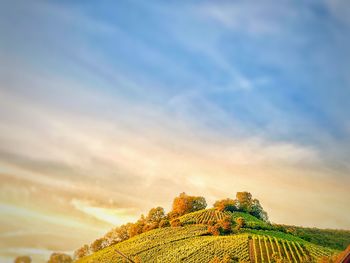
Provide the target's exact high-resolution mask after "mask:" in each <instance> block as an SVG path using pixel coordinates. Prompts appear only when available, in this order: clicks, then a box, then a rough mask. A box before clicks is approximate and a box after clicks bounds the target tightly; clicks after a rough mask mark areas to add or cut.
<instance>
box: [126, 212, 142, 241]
mask: <svg viewBox="0 0 350 263" xmlns="http://www.w3.org/2000/svg"><path fill="white" fill-rule="evenodd" d="M145 225H146V219H145V217H144V215H141V218H140V219H139V220H137V221H136V223H134V224H132V225H130V226H129V228H128V235H129V237H133V236H136V235H139V234H142V233H143V232H144V227H145Z"/></svg>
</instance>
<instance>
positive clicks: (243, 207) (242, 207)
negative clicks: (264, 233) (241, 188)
mask: <svg viewBox="0 0 350 263" xmlns="http://www.w3.org/2000/svg"><path fill="white" fill-rule="evenodd" d="M235 201H236V206H237V209H238V211H242V212H246V213H249V214H251V215H253V216H255V217H257V218H259V219H261V220H263V221H265V222H268V216H267V213H266V212H265V211H264V209H263V208H262V206H261V205H260V202H259V200H258V199H253V198H252V194H251V193H249V192H237V194H236V200H235Z"/></svg>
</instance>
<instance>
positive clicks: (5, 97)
mask: <svg viewBox="0 0 350 263" xmlns="http://www.w3.org/2000/svg"><path fill="white" fill-rule="evenodd" d="M349 12H350V4H349V3H348V1H346V0H307V1H301V0H299V1H292V0H291V1H287V0H282V1H272V0H270V1H266V0H263V1H248V0H245V1H220V0H219V1H157V0H155V1H134V0H130V1H123V0H121V1H66V0H64V1H31V2H30V3H29V2H27V1H23V0H15V1H10V0H4V1H0V39H1V41H0V183H1V184H0V261H1V262H12V261H13V258H14V257H15V256H17V255H23V254H26V255H31V256H32V258H33V259H34V260H35V262H45V261H44V260H45V259H47V258H48V257H49V255H50V253H52V252H53V251H62V252H67V253H72V251H73V250H75V249H76V248H78V247H80V246H81V245H83V244H85V243H90V242H92V241H93V240H94V239H96V238H98V237H101V236H102V235H103V234H104V233H106V232H107V231H108V230H110V229H111V228H112V227H114V226H116V225H120V224H123V223H125V222H130V221H134V220H136V219H137V218H138V217H139V216H140V214H141V213H146V212H147V211H148V210H149V209H150V208H152V207H155V206H159V205H160V206H163V207H164V208H165V209H166V210H167V211H169V209H170V207H171V202H172V199H173V198H174V197H175V196H177V195H178V194H179V193H181V192H186V193H188V194H193V195H201V196H204V197H205V198H206V200H207V202H208V205H209V206H211V205H212V204H213V202H214V201H215V200H218V199H222V198H227V197H231V198H234V197H235V193H236V192H237V191H249V192H251V193H252V194H253V196H254V197H255V198H258V199H259V200H260V202H261V204H262V206H263V207H264V209H265V210H266V211H267V212H268V214H269V218H270V221H271V222H275V223H284V224H293V225H302V226H315V227H321V228H336V229H339V228H341V229H350V214H349V213H348V207H349V201H350V192H349V191H348V186H349V184H350V177H349V173H350V118H349V114H350V103H349V101H350V72H349V71H350V49H349V48H348V47H349V46H350V18H349V16H348V14H349Z"/></svg>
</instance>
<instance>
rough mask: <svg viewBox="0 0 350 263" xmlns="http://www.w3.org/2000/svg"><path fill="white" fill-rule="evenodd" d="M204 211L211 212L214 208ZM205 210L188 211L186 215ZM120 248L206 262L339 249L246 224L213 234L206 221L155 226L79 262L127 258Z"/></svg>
mask: <svg viewBox="0 0 350 263" xmlns="http://www.w3.org/2000/svg"><path fill="white" fill-rule="evenodd" d="M201 213H204V214H209V213H212V210H205V211H201ZM201 213H192V214H188V215H186V218H188V217H197V216H198V215H199V214H201ZM116 250H118V251H122V252H123V253H124V254H126V255H128V256H129V257H130V258H134V257H135V256H137V257H138V258H139V259H140V260H141V262H169V263H171V262H203V263H205V262H210V261H211V260H213V259H214V258H215V257H218V258H223V257H224V256H225V255H226V256H228V257H229V258H230V259H231V260H232V262H234V261H245V262H272V261H271V260H272V257H273V254H275V253H276V254H277V255H279V256H280V257H281V258H286V259H288V260H289V261H290V262H316V261H317V259H319V258H320V257H322V256H330V255H332V254H333V253H335V252H337V251H335V250H332V249H329V248H325V247H321V246H318V245H316V244H313V243H310V242H307V241H305V240H302V239H300V238H298V237H295V236H293V235H290V234H285V233H282V232H278V231H267V230H256V229H249V228H246V229H244V231H242V232H240V233H235V234H231V235H226V236H212V235H209V233H208V230H207V226H206V225H196V224H192V225H191V224H187V225H185V226H183V227H165V228H161V229H154V230H151V231H149V232H146V233H143V234H140V235H137V236H135V237H133V238H130V239H128V240H126V241H123V242H120V243H118V244H115V245H112V246H110V247H107V248H105V249H102V250H100V251H98V252H96V253H94V254H92V255H89V256H86V257H83V258H81V259H80V260H78V261H77V263H93V262H101V263H109V262H123V260H124V259H123V257H122V256H120V255H119V254H118V253H116Z"/></svg>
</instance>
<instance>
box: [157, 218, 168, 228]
mask: <svg viewBox="0 0 350 263" xmlns="http://www.w3.org/2000/svg"><path fill="white" fill-rule="evenodd" d="M168 226H170V222H169V220H168V219H163V220H162V221H160V222H159V228H163V227H168Z"/></svg>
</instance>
